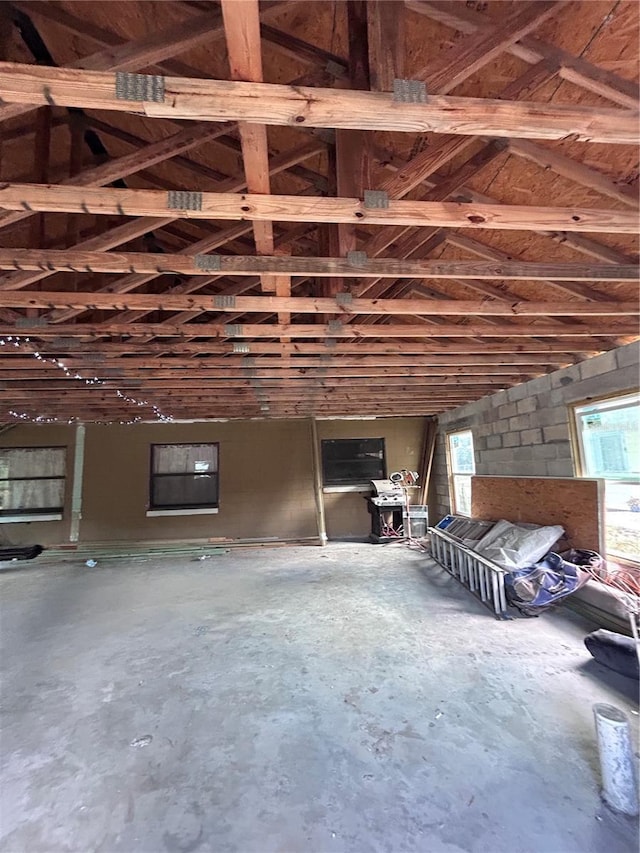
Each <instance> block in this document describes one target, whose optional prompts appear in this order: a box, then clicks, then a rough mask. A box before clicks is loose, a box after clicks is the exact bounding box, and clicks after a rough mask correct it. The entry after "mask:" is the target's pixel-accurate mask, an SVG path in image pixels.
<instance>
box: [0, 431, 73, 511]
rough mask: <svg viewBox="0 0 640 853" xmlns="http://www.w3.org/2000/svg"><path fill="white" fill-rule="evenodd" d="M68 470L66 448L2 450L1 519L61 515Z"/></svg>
mask: <svg viewBox="0 0 640 853" xmlns="http://www.w3.org/2000/svg"><path fill="white" fill-rule="evenodd" d="M66 469H67V448H66V447H5V448H2V449H0V518H1V517H3V516H4V517H7V516H11V517H13V516H21V515H23V516H31V515H54V514H55V515H60V514H62V510H63V508H64V492H65V477H66Z"/></svg>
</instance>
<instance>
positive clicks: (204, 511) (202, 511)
mask: <svg viewBox="0 0 640 853" xmlns="http://www.w3.org/2000/svg"><path fill="white" fill-rule="evenodd" d="M217 512H218V507H209V506H207V507H200V508H197V509H148V510H147V518H156V517H157V516H161V515H216V513H217Z"/></svg>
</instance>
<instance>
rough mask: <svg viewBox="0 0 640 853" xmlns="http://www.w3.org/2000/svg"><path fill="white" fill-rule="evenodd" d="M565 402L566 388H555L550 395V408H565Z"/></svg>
mask: <svg viewBox="0 0 640 853" xmlns="http://www.w3.org/2000/svg"><path fill="white" fill-rule="evenodd" d="M564 400H565V392H564V388H554V390H553V391H551V392H550V394H549V403H548V405H549V408H553V407H554V406H563V405H564Z"/></svg>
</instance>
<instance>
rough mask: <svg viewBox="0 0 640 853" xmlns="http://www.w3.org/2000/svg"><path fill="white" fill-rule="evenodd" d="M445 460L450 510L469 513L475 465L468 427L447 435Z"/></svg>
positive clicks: (458, 513) (463, 513) (460, 513)
mask: <svg viewBox="0 0 640 853" xmlns="http://www.w3.org/2000/svg"><path fill="white" fill-rule="evenodd" d="M447 462H448V466H449V497H450V499H451V511H452V512H453V513H454V514H456V515H471V477H472V475H473V474H475V472H476V465H475V460H474V458H473V435H472V433H471V430H470V429H467V430H463V431H461V432H450V433H449V434H448V435H447Z"/></svg>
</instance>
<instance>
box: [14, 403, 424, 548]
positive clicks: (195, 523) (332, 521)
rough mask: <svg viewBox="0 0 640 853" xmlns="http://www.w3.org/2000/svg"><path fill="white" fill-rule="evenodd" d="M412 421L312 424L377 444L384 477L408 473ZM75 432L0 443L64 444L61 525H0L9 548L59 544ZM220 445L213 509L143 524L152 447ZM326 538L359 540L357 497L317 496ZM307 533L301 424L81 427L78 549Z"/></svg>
mask: <svg viewBox="0 0 640 853" xmlns="http://www.w3.org/2000/svg"><path fill="white" fill-rule="evenodd" d="M422 424H423V421H422V418H388V419H387V418H383V419H380V420H375V421H368V420H365V421H352V420H346V421H319V422H318V436H319V439H320V440H322V439H323V438H380V437H382V438H384V439H385V445H386V458H387V469H388V472H390V471H393V470H396V469H398V468H403V467H405V468H416V467H417V462H418V458H419V452H420V443H421V440H422ZM74 437H75V427H73V426H69V427H66V426H65V427H62V426H57V425H42V426H40V425H22V424H20V425H18V426H16V427H15V428H14V429H12V430H10V431H8V432H7V433H4V434H3V435H0V446H4V447H12V446H13V447H16V446H21V445H25V446H37V445H41V446H48V445H55V444H65V445H67V448H68V449H67V489H66V493H67V494H66V502H65V510H64V517H63V520H62V521H60V522H30V523H25V522H23V523H19V524H7V525H0V535H1V534H3V533H5V531H6V534H7V535H8V538H9V539H10V541H11V542H13V543H15V544H20V543H35V542H38V543H40V544H42V545H53V544H62V543H66V542H68V540H69V526H70V506H71V486H72V472H73V456H74ZM215 441H217V442H219V443H220V509H219V512H218V513H217V514H215V515H185V516H162V517H155V518H147V516H146V511H147V504H148V500H149V461H150V450H149V447H150V445H151V444H152V443H180V442H215ZM324 500H325V508H326V516H327V530H328V534H329V537H330V538H331V537H333V538H341V537H365V536H366V535H367V533H368V531H369V529H370V519H369V515H368V513H367V510H366V504H365V501H364V500H363V498H362V494H361V493H350V494H344V493H343V494H325V495H324ZM316 535H317V527H316V514H315V498H314V485H313V454H312V444H311V424H310V422H309V421H306V420H290V421H229V422H227V423H200V424H135V425H111V426H101V425H97V424H95V425H87V427H86V439H85V460H84V487H83V499H82V521H81V522H80V542H81V543H82V542H107V541H111V542H113V541H118V540H129V541H131V540H168V539H207V538H215V537H225V538H230V539H252V538H256V539H269V538H279V539H294V538H302V537H315V536H316Z"/></svg>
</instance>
